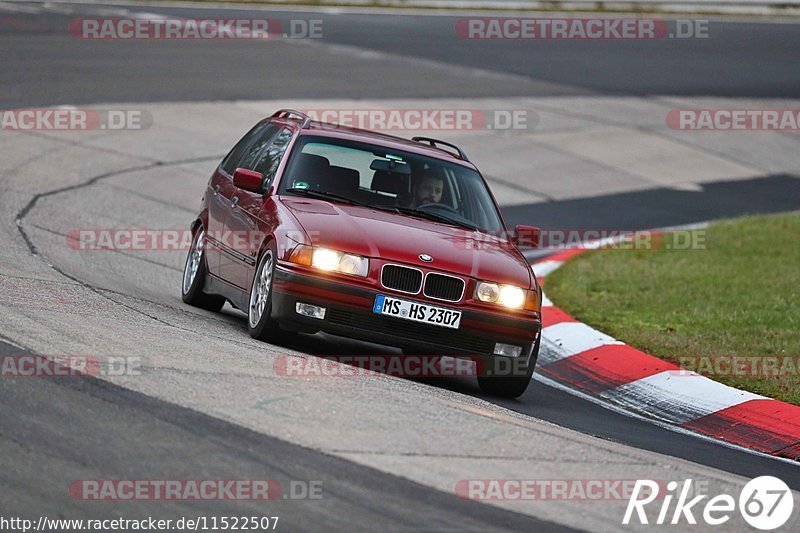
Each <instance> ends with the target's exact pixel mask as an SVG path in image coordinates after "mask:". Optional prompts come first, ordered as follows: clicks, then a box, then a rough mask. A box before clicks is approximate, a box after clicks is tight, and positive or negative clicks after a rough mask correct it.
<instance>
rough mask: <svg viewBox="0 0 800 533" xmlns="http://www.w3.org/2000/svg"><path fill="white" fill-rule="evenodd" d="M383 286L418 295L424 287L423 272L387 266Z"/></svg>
mask: <svg viewBox="0 0 800 533" xmlns="http://www.w3.org/2000/svg"><path fill="white" fill-rule="evenodd" d="M381 284H382V285H383V286H384V287H386V288H387V289H394V290H396V291H402V292H409V293H412V294H417V293H418V292H419V289H420V287H422V272H421V271H419V270H416V269H414V268H406V267H401V266H397V265H385V266H384V267H383V271H382V273H381Z"/></svg>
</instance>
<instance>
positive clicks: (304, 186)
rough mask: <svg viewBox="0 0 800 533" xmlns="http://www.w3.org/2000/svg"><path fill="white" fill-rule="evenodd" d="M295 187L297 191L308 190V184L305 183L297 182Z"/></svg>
mask: <svg viewBox="0 0 800 533" xmlns="http://www.w3.org/2000/svg"><path fill="white" fill-rule="evenodd" d="M294 187H295V189H308V183H306V182H305V181H295V182H294Z"/></svg>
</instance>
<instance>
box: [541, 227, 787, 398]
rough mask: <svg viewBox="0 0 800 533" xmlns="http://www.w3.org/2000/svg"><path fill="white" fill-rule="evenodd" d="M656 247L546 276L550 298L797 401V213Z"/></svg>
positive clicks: (658, 349) (739, 381) (622, 333)
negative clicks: (712, 360) (738, 359)
mask: <svg viewBox="0 0 800 533" xmlns="http://www.w3.org/2000/svg"><path fill="white" fill-rule="evenodd" d="M700 231H701V232H702V231H703V230H700ZM674 239H675V236H667V237H665V239H664V242H665V243H666V244H670V243H673V244H674V243H675V241H674ZM653 242H654V244H655V243H656V242H657V241H656V240H654V241H653ZM653 248H654V249H652V250H600V251H596V252H590V253H586V254H583V255H581V256H579V257H577V258H576V259H574V260H572V261H570V262H569V263H567V264H566V265H565V266H564V267H562V268H561V269H559V270H558V271H556V272H554V273H553V274H551V275H550V276H549V277H548V278H547V283H546V287H545V289H546V292H547V295H548V297H550V299H552V300H553V301H554V302H555V304H556V305H557V306H559V307H561V308H562V309H564V310H565V311H567V312H568V313H570V314H572V315H573V316H574V317H576V318H577V319H579V320H581V321H582V322H586V323H588V324H590V325H592V326H593V327H595V328H597V329H599V330H601V331H603V332H605V333H607V334H609V335H611V336H613V337H615V338H617V339H619V340H622V341H624V342H625V343H627V344H630V345H631V346H634V347H636V348H638V349H640V350H642V351H644V352H647V353H650V354H652V355H655V356H657V357H661V358H662V359H667V360H669V361H672V362H674V363H678V364H681V362H683V363H684V367H686V368H689V369H692V370H698V371H699V372H700V373H703V374H705V375H708V376H709V377H711V378H712V379H716V380H718V381H721V382H723V383H726V384H728V385H731V386H733V387H737V388H740V389H745V390H749V391H752V392H755V393H758V394H762V395H764V396H769V397H772V398H776V399H779V400H783V401H786V402H789V403H793V404H796V405H800V212H795V213H789V214H782V215H770V216H756V217H746V218H740V219H735V220H730V221H722V222H718V223H715V224H712V225H711V226H710V227H709V228H708V229H707V230H705V249H692V250H675V249H674V246H671V247H670V248H671V249H667V246H664V247H658V246H654V247H653ZM659 248H660V249H659ZM692 356H748V357H759V358H762V362H763V361H765V360H764V359H763V358H765V357H769V356H778V357H781V359H780V361H781V364H782V365H786V366H778V367H777V368H776V369H775V370H774V371H772V372H767V374H768V375H764V373H760V374H759V375H756V376H753V375H750V374H752V373H751V372H747V371H744V372H734V373H731V372H726V371H725V368H724V367H723V368H722V372H719V371H715V370H714V369H713V367H709V366H701V367H699V368H698V367H694V366H691V365H688V363H687V360H686V359H684V360H683V361H682V360H681V359H682V358H685V357H692ZM787 356H788V357H791V358H793V360H787V359H786V357H787ZM708 360H709V359H706V360H705V361H708ZM701 361H702V360H701ZM789 363H793V364H792V365H789ZM687 365H688V366H687ZM731 374H735V375H731Z"/></svg>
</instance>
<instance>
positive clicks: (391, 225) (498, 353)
mask: <svg viewBox="0 0 800 533" xmlns="http://www.w3.org/2000/svg"><path fill="white" fill-rule="evenodd" d="M192 230H193V235H194V238H193V243H192V247H191V250H190V251H189V254H188V257H187V259H186V266H185V269H184V275H183V284H182V296H183V300H184V302H186V303H188V304H191V305H194V306H198V307H202V308H205V309H211V310H219V309H220V308H221V307H222V306H223V305H224V303H225V301H228V302H230V303H231V304H232V305H233V306H234V307H236V308H238V309H240V310H242V311H243V312H245V313H246V314H247V325H248V329H249V331H250V334H251V335H252V336H253V337H254V338H257V339H261V340H264V341H269V342H278V343H282V342H286V341H287V340H288V339H289V338H290V337H291V336H292V335H293V334H295V333H296V332H306V333H315V332H319V331H324V332H328V333H332V334H335V335H342V336H346V337H351V338H356V339H363V340H367V341H373V342H378V343H381V344H384V345H390V346H397V347H400V348H402V349H403V351H404V353H415V354H419V353H424V354H427V355H449V356H467V357H472V358H475V357H479V358H482V359H483V360H484V361H486V362H487V364H485V365H483V366H482V367H481V368H482V370H481V374H480V375H479V377H478V381H479V384H480V386H481V389H482V390H484V391H485V392H488V393H491V394H496V395H501V396H507V397H517V396H519V395H521V394H522V393H523V392H524V391H525V389H526V387H527V386H528V383H529V382H530V379H531V375H532V374H533V371H534V367H535V365H536V359H537V356H538V352H539V333H540V330H541V294H542V293H541V288H540V287H539V285H538V284H537V281H536V278H535V276H534V274H533V272H532V270H531V268H530V266H529V264H528V262H527V261H526V260H525V257H524V256H523V255H522V253H521V252H520V251H519V249H518V246H520V245H522V244H528V245H531V246H535V245H536V241H537V239H538V230H537V229H536V228H532V227H528V226H517V228H516V229H515V231H514V232H513V233H511V232H508V231H507V230H506V227H505V222H504V221H503V218H502V216H501V214H500V211H499V209H498V207H497V204H496V202H495V200H494V197H493V196H492V194H491V192H490V191H489V189H488V187H487V184H486V182H485V180H484V179H483V177H482V176H481V174H480V173H479V172H478V170H477V168H476V167H475V166H474V165H473V164H472V163H470V162H469V160H468V159H467V157H466V155H465V154H464V152H463V151H462V150H461V149H459V148H458V147H456V146H454V145H452V144H449V143H446V142H443V141H439V140H436V139H431V138H427V137H415V138H413V139H412V140H407V139H402V138H399V137H394V136H389V135H383V134H379V133H374V132H370V131H365V130H359V129H354V128H345V127H342V126H338V125H335V124H327V123H320V122H314V121H312V120H311V119H310V118H309V117H308V116H306V115H304V114H303V113H300V112H297V111H292V110H280V111H278V112H276V113H275V114H274V115H272V116H271V117H269V118H267V119H265V120H263V121H261V122H259V123H258V124H256V126H255V127H254V128H253V129H252V130H250V131H249V132H248V133H247V134H246V135H245V136H244V137H243V138H242V139H241V140H240V141H239V142H238V143H237V144H236V145H235V146H234V147H233V149H232V150H231V151H230V153H229V154H228V155H227V156H225V158H224V159H223V160H222V162H221V163H220V164H219V166H218V168H217V169H216V170H215V171H214V174H213V175H212V176H211V179H210V180H209V182H208V187H207V189H206V192H205V195H204V197H203V201H202V206H201V210H200V213H199V215H198V216H197V219H196V220H195V221H194V222H193V224H192ZM523 241H525V242H523ZM501 362H502V363H504V364H502V365H500V364H498V363H501ZM509 362H513V363H514V364H512V365H509V364H507V363H509ZM501 368H506V369H508V368H511V369H513V370H512V371H510V372H508V371H501V370H500V369H501Z"/></svg>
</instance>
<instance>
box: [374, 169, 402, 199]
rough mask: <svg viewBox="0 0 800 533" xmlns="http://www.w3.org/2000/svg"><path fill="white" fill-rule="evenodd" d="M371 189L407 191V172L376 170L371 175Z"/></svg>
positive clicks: (400, 192) (399, 192)
mask: <svg viewBox="0 0 800 533" xmlns="http://www.w3.org/2000/svg"><path fill="white" fill-rule="evenodd" d="M371 188H372V190H373V191H380V192H389V193H392V194H403V193H405V192H407V191H408V174H400V173H397V172H389V171H388V170H376V171H375V174H373V176H372V185H371Z"/></svg>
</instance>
